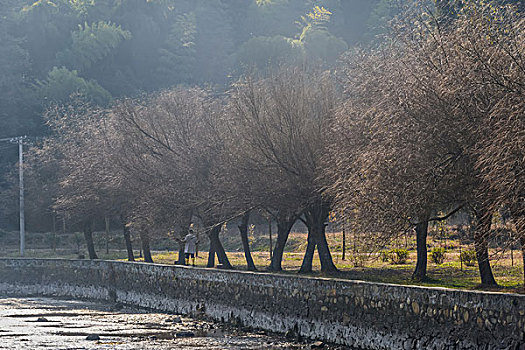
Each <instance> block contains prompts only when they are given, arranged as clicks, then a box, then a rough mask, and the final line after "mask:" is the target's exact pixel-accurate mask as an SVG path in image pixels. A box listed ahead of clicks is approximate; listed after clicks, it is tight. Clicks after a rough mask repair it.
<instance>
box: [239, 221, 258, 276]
mask: <svg viewBox="0 0 525 350" xmlns="http://www.w3.org/2000/svg"><path fill="white" fill-rule="evenodd" d="M249 220H250V212H249V211H247V212H246V213H244V215H243V216H242V219H241V223H240V225H239V226H238V227H239V232H240V234H241V240H242V246H243V248H244V256H245V258H246V264H247V266H248V270H249V271H257V268H256V267H255V264H254V262H253V258H252V254H251V252H250V242H249V241H248V222H249Z"/></svg>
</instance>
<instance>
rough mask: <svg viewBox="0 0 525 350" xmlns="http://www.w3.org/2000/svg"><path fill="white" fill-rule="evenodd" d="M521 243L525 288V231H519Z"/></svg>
mask: <svg viewBox="0 0 525 350" xmlns="http://www.w3.org/2000/svg"><path fill="white" fill-rule="evenodd" d="M518 234H519V235H520V244H521V260H522V261H523V288H525V232H523V231H522V232H519V231H518Z"/></svg>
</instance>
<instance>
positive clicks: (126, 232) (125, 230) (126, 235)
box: [122, 224, 135, 261]
mask: <svg viewBox="0 0 525 350" xmlns="http://www.w3.org/2000/svg"><path fill="white" fill-rule="evenodd" d="M122 233H123V234H124V241H125V242H126V250H127V252H128V261H135V255H134V254H133V246H132V245H131V232H130V231H129V227H127V226H126V225H125V224H124V225H123V229H122Z"/></svg>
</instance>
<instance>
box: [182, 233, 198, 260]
mask: <svg viewBox="0 0 525 350" xmlns="http://www.w3.org/2000/svg"><path fill="white" fill-rule="evenodd" d="M182 241H183V242H184V255H185V258H186V265H189V263H190V258H191V264H192V266H195V251H196V249H197V243H198V241H197V236H195V234H194V233H193V230H190V231H189V232H188V234H187V235H186V237H184V239H183V240H182Z"/></svg>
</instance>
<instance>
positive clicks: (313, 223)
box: [300, 200, 338, 273]
mask: <svg viewBox="0 0 525 350" xmlns="http://www.w3.org/2000/svg"><path fill="white" fill-rule="evenodd" d="M329 213H330V210H329V207H328V205H327V204H326V203H324V202H323V201H321V200H320V201H318V203H315V204H314V205H312V206H311V207H310V208H308V209H307V210H306V211H305V213H304V216H305V219H306V225H307V226H308V237H309V238H308V246H310V245H311V244H312V245H313V247H310V249H311V250H312V249H315V245H317V252H318V253H319V260H320V262H321V271H322V272H328V273H333V272H337V271H338V270H337V267H335V265H334V262H333V260H332V255H331V254H330V249H329V248H328V242H327V241H326V232H325V228H326V226H325V222H326V220H327V219H328V214H329ZM312 259H313V251H311V252H310V251H308V247H307V249H306V253H305V256H304V259H303V265H302V266H301V270H300V272H310V271H311V270H312ZM303 267H304V269H303Z"/></svg>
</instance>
